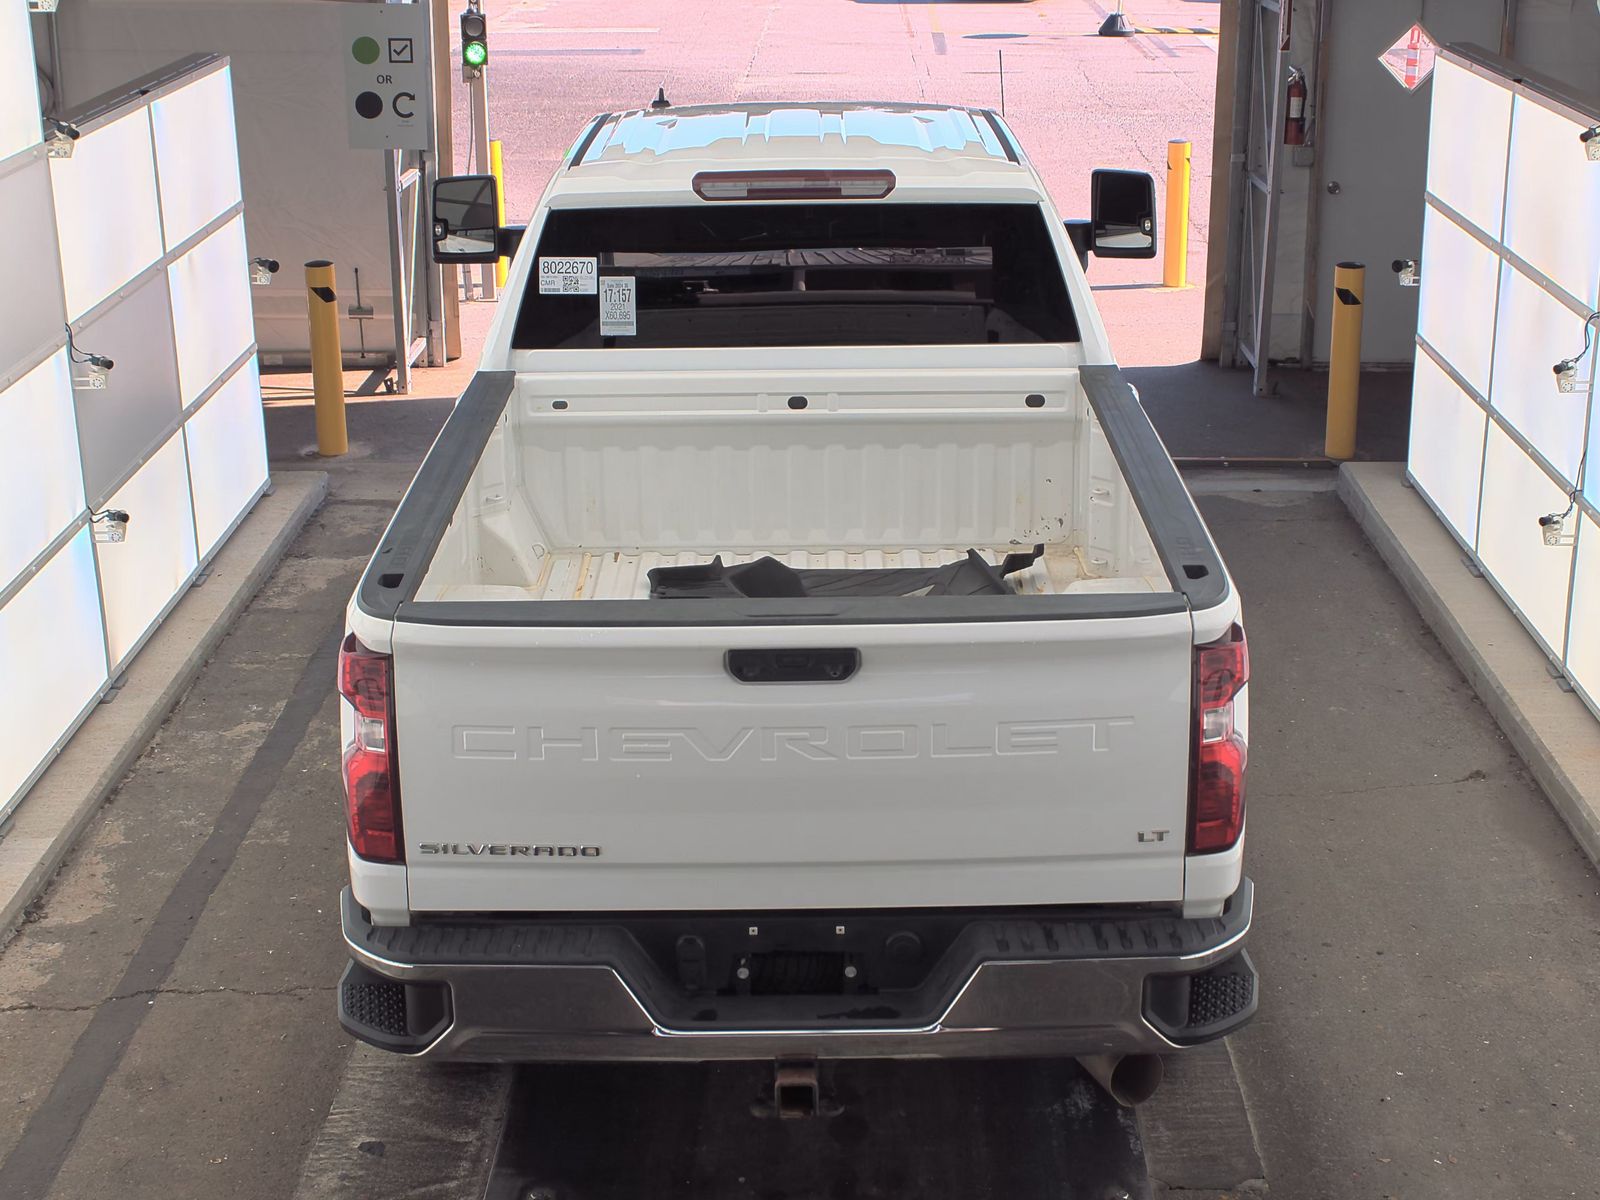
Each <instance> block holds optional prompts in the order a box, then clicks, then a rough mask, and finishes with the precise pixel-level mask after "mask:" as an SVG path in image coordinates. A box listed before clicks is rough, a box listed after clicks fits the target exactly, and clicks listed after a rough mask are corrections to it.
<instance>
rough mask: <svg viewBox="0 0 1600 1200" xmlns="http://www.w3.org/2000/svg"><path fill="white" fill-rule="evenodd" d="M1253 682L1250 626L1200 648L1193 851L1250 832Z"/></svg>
mask: <svg viewBox="0 0 1600 1200" xmlns="http://www.w3.org/2000/svg"><path fill="white" fill-rule="evenodd" d="M1249 681H1250V649H1249V646H1248V644H1247V643H1246V642H1245V638H1244V630H1243V629H1241V628H1240V627H1239V626H1237V625H1235V626H1234V627H1233V628H1232V629H1230V630H1229V631H1228V636H1227V637H1225V638H1223V639H1222V640H1221V641H1219V642H1212V643H1211V644H1210V645H1208V646H1197V647H1196V648H1195V652H1194V723H1195V729H1194V760H1193V762H1192V763H1191V765H1190V771H1189V853H1190V854H1215V853H1216V852H1218V851H1220V850H1228V849H1231V848H1232V847H1233V846H1234V844H1235V843H1237V842H1238V840H1239V836H1240V834H1242V833H1243V832H1244V773H1245V763H1246V760H1247V759H1248V757H1249V751H1248V747H1247V746H1246V743H1245V732H1244V729H1243V728H1241V726H1242V725H1243V724H1244V721H1243V720H1241V718H1242V717H1243V716H1244V714H1243V711H1242V710H1243V702H1242V701H1241V699H1240V695H1239V694H1240V693H1241V692H1242V691H1243V690H1244V686H1245V684H1246V683H1248V682H1249Z"/></svg>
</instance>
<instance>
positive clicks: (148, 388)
mask: <svg viewBox="0 0 1600 1200" xmlns="http://www.w3.org/2000/svg"><path fill="white" fill-rule="evenodd" d="M74 340H75V342H76V344H77V346H78V348H79V349H80V350H92V351H93V352H94V353H96V354H103V355H105V356H106V357H107V358H109V359H111V360H112V361H113V362H114V363H116V364H117V365H116V366H115V367H114V368H112V371H111V376H110V378H109V379H108V380H107V382H106V387H105V388H104V389H103V390H101V391H90V390H87V389H79V390H78V391H76V392H74V393H73V394H72V398H73V402H74V406H75V407H76V408H77V410H78V441H79V444H80V446H81V447H82V450H83V486H84V491H85V493H86V494H87V496H88V499H89V501H90V502H91V503H93V501H94V500H95V499H97V498H98V497H100V496H102V495H104V494H105V492H106V490H107V489H108V488H111V487H114V486H115V485H116V483H117V482H118V480H120V479H121V478H122V477H123V476H124V475H126V474H127V473H128V468H129V467H131V466H132V465H133V463H134V462H135V461H136V460H137V459H138V458H139V456H140V455H142V454H144V452H145V451H147V450H149V449H150V448H151V447H152V446H154V445H155V444H156V443H157V442H159V441H161V440H162V435H163V434H165V433H167V432H168V431H169V429H170V428H171V426H172V424H173V422H174V421H176V420H177V419H178V412H179V407H180V406H179V404H178V359H177V355H176V354H175V353H174V351H173V348H172V306H171V304H170V303H168V300H167V276H166V272H164V271H155V272H152V273H151V274H150V276H149V277H148V278H147V279H146V280H145V282H144V283H143V284H142V285H141V286H140V287H139V288H137V289H136V290H135V291H133V292H131V293H130V294H129V295H128V296H127V297H125V298H124V299H123V300H122V301H120V302H119V303H117V304H111V305H107V306H106V307H105V308H103V309H101V310H100V315H98V316H96V317H95V319H94V320H93V321H91V322H88V323H87V324H84V325H83V326H81V327H80V328H79V330H78V333H77V336H76V338H75V339H74ZM77 369H78V370H83V368H81V367H80V368H77Z"/></svg>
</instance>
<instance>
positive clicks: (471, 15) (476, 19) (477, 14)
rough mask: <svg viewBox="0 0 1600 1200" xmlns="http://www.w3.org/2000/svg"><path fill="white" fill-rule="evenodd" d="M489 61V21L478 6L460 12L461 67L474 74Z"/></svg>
mask: <svg viewBox="0 0 1600 1200" xmlns="http://www.w3.org/2000/svg"><path fill="white" fill-rule="evenodd" d="M488 61H489V22H488V20H487V19H486V18H485V17H484V15H483V10H482V9H479V8H469V9H467V11H466V12H464V13H462V14H461V67H462V70H463V71H465V72H471V73H473V74H476V73H477V72H479V71H481V70H483V67H484V64H485V63H487V62H488Z"/></svg>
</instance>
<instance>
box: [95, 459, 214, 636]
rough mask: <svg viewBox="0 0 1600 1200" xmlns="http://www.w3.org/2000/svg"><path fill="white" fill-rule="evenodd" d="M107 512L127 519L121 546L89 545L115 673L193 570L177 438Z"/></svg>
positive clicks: (185, 477) (184, 467) (184, 469)
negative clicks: (92, 548) (97, 562)
mask: <svg viewBox="0 0 1600 1200" xmlns="http://www.w3.org/2000/svg"><path fill="white" fill-rule="evenodd" d="M107 507H108V508H120V509H124V510H125V511H126V512H127V513H128V515H129V524H128V540H127V541H125V542H97V543H96V544H95V553H96V555H97V556H98V557H99V559H100V581H101V590H102V591H103V592H104V594H105V606H106V636H107V639H108V641H109V643H110V647H111V662H112V664H113V668H115V667H117V666H120V665H121V663H122V661H123V659H125V658H126V657H127V655H128V653H129V651H130V650H132V649H133V647H134V646H135V644H137V643H138V641H139V639H140V638H141V637H143V636H144V634H145V632H146V631H147V630H148V629H149V628H150V626H151V625H152V624H153V623H154V622H155V619H156V617H157V616H159V615H160V613H161V610H162V609H163V608H165V607H166V604H167V601H169V600H171V599H172V597H173V596H174V595H175V594H176V593H177V591H178V589H179V588H180V587H182V586H183V585H184V582H185V581H186V580H187V579H188V578H189V575H190V573H191V572H193V571H194V568H195V563H196V561H197V556H196V554H195V541H194V518H193V516H192V515H191V514H190V510H189V468H188V463H187V461H186V459H185V457H184V452H183V435H182V434H181V433H174V434H173V435H172V437H171V438H170V439H169V440H168V441H167V443H166V445H164V446H162V447H161V449H160V450H158V451H156V453H155V454H154V455H153V456H152V457H151V459H150V461H149V462H147V463H145V464H144V466H142V467H140V468H139V470H138V471H137V472H136V473H135V474H134V476H133V478H132V479H130V480H128V482H127V483H125V484H124V485H123V486H122V487H121V488H119V489H118V490H117V492H116V494H115V495H113V496H112V497H111V499H110V501H109V502H108V504H107Z"/></svg>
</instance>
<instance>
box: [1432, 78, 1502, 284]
mask: <svg viewBox="0 0 1600 1200" xmlns="http://www.w3.org/2000/svg"><path fill="white" fill-rule="evenodd" d="M1433 114H1434V119H1433V123H1432V126H1431V129H1430V132H1429V135H1428V191H1430V192H1432V193H1433V194H1434V195H1435V196H1437V197H1439V199H1441V200H1443V201H1444V202H1445V203H1446V204H1448V205H1449V206H1450V207H1451V208H1453V209H1455V210H1456V211H1457V212H1458V213H1460V214H1461V215H1462V216H1464V217H1466V218H1467V220H1469V221H1471V222H1472V223H1473V224H1474V225H1476V226H1477V227H1478V228H1479V229H1481V230H1483V231H1484V232H1485V233H1487V234H1489V235H1490V236H1491V237H1496V238H1497V237H1499V236H1500V219H1501V214H1502V211H1503V209H1504V206H1505V192H1506V187H1505V184H1506V176H1505V170H1506V151H1507V145H1508V143H1509V140H1510V134H1511V93H1510V92H1509V91H1507V90H1506V89H1505V88H1503V87H1501V86H1500V85H1499V84H1497V83H1495V82H1493V81H1492V80H1488V79H1484V78H1482V77H1481V76H1478V75H1474V74H1473V73H1472V72H1471V71H1469V70H1467V69H1466V68H1465V67H1463V66H1459V65H1457V64H1456V63H1453V62H1448V61H1446V60H1444V59H1440V60H1439V63H1438V66H1437V67H1435V68H1434V72H1433ZM1424 261H1427V260H1426V259H1424ZM1424 278H1426V273H1424Z"/></svg>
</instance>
